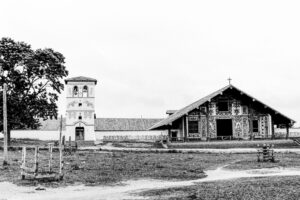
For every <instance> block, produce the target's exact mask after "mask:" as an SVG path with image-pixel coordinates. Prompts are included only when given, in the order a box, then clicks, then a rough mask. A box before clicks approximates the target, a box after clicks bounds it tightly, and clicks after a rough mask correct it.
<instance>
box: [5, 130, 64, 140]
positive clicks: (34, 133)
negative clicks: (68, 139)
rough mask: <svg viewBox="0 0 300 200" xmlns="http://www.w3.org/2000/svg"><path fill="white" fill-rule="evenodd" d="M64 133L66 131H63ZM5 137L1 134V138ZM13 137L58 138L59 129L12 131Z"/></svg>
mask: <svg viewBox="0 0 300 200" xmlns="http://www.w3.org/2000/svg"><path fill="white" fill-rule="evenodd" d="M62 134H63V135H64V134H65V132H64V131H63V132H62ZM2 137H3V134H2V133H1V134H0V138H2ZM11 138H17V139H19V138H28V139H37V140H58V139H59V131H39V130H30V131H28V130H26V131H25V130H18V131H11Z"/></svg>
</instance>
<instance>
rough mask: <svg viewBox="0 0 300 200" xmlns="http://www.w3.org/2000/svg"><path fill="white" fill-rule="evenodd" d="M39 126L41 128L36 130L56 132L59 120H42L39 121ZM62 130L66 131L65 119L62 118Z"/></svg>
mask: <svg viewBox="0 0 300 200" xmlns="http://www.w3.org/2000/svg"><path fill="white" fill-rule="evenodd" d="M40 124H41V126H40V127H39V128H38V130H41V131H58V130H59V126H60V119H47V120H45V121H44V120H43V119H40ZM62 128H63V130H66V118H63V121H62Z"/></svg>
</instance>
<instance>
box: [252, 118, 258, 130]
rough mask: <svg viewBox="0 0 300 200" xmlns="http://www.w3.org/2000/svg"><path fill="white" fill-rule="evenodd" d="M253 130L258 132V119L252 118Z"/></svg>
mask: <svg viewBox="0 0 300 200" xmlns="http://www.w3.org/2000/svg"><path fill="white" fill-rule="evenodd" d="M253 132H255V133H258V120H253Z"/></svg>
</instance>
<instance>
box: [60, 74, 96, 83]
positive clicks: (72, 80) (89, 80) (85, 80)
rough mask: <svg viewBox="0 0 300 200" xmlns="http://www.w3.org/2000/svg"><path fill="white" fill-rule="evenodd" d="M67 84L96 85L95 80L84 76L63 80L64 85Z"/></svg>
mask: <svg viewBox="0 0 300 200" xmlns="http://www.w3.org/2000/svg"><path fill="white" fill-rule="evenodd" d="M68 82H94V83H95V85H96V84H97V79H94V78H89V77H85V76H77V77H73V78H68V79H65V83H66V84H68Z"/></svg>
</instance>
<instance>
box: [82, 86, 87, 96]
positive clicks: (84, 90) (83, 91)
mask: <svg viewBox="0 0 300 200" xmlns="http://www.w3.org/2000/svg"><path fill="white" fill-rule="evenodd" d="M82 96H83V97H88V86H86V85H85V86H83V89H82Z"/></svg>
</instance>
